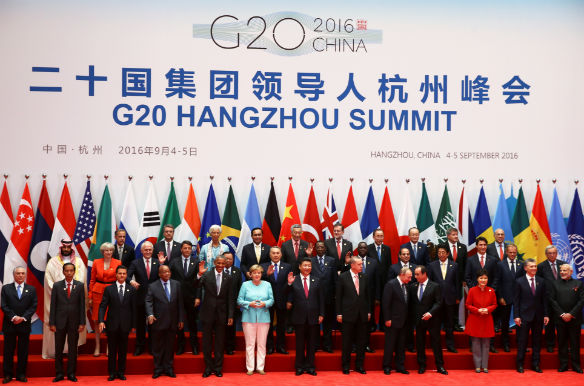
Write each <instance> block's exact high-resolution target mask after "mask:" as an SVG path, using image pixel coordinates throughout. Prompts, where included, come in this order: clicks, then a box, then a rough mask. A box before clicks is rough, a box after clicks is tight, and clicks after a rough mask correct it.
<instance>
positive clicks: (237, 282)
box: [223, 252, 251, 355]
mask: <svg viewBox="0 0 584 386" xmlns="http://www.w3.org/2000/svg"><path fill="white" fill-rule="evenodd" d="M223 257H225V268H224V271H225V273H226V274H227V275H229V276H231V279H232V281H233V284H232V285H233V293H234V296H233V324H231V326H227V327H226V328H225V353H226V354H227V355H233V354H234V352H235V327H236V324H237V320H241V311H240V310H239V308H238V307H237V295H238V294H239V290H240V289H241V283H242V280H243V279H242V275H241V270H240V269H239V268H237V267H236V266H234V265H233V253H231V252H225V253H223ZM250 267H251V266H250Z"/></svg>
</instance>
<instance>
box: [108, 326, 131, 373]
mask: <svg viewBox="0 0 584 386" xmlns="http://www.w3.org/2000/svg"><path fill="white" fill-rule="evenodd" d="M106 333H107V350H108V354H107V370H108V373H109V374H120V375H123V374H124V373H125V372H126V355H127V354H128V334H129V333H128V332H125V331H121V330H117V331H109V330H106Z"/></svg>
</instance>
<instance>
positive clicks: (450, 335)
mask: <svg viewBox="0 0 584 386" xmlns="http://www.w3.org/2000/svg"><path fill="white" fill-rule="evenodd" d="M457 312H458V304H453V305H448V304H445V303H444V302H442V305H441V307H440V311H438V315H437V316H438V318H439V319H440V320H441V321H442V326H443V328H444V335H445V336H446V347H448V348H454V323H455V320H456V319H455V318H456V314H457Z"/></svg>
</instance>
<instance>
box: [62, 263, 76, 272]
mask: <svg viewBox="0 0 584 386" xmlns="http://www.w3.org/2000/svg"><path fill="white" fill-rule="evenodd" d="M68 265H71V266H73V272H75V271H76V270H77V268H76V267H75V264H73V263H65V264H63V272H65V267H66V266H68Z"/></svg>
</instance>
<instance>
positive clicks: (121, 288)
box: [118, 285, 124, 303]
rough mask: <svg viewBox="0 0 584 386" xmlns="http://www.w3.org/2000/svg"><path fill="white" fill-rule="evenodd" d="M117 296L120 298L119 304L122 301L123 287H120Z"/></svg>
mask: <svg viewBox="0 0 584 386" xmlns="http://www.w3.org/2000/svg"><path fill="white" fill-rule="evenodd" d="M118 296H119V297H120V303H121V302H123V301H124V286H123V285H121V286H120V291H119V292H118Z"/></svg>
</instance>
